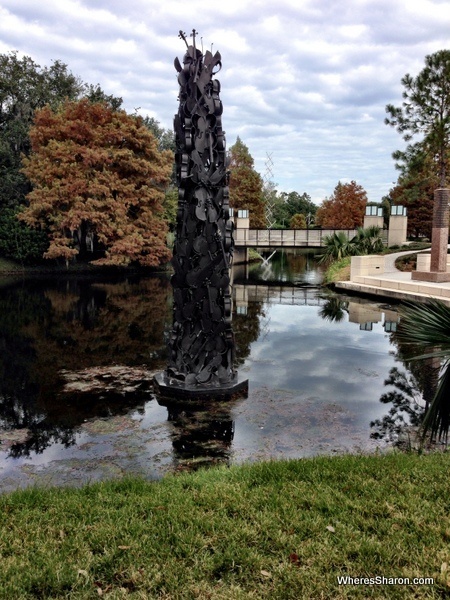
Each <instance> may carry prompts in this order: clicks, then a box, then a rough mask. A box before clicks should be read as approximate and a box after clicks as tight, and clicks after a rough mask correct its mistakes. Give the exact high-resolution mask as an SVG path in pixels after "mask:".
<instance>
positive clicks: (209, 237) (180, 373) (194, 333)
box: [166, 29, 237, 388]
mask: <svg viewBox="0 0 450 600" xmlns="http://www.w3.org/2000/svg"><path fill="white" fill-rule="evenodd" d="M196 36H197V32H196V31H195V29H194V30H193V31H192V33H191V35H190V38H191V43H189V39H188V37H187V36H186V34H185V33H184V32H182V31H180V33H179V37H180V39H182V40H183V41H184V42H185V44H186V53H185V55H184V57H183V61H182V62H180V60H179V59H178V58H176V59H175V61H174V65H175V69H176V71H177V73H178V84H179V86H180V87H179V97H178V100H179V108H178V113H177V114H176V115H175V118H174V131H175V140H176V154H175V164H176V175H177V185H178V212H177V226H176V240H175V244H174V256H173V259H172V266H173V268H174V275H173V277H172V286H173V288H174V308H173V330H172V335H171V337H170V347H169V350H170V352H169V365H168V368H167V371H166V373H167V375H168V376H169V377H170V378H171V379H175V380H176V381H178V382H180V384H181V385H185V386H189V387H192V386H194V387H195V386H197V387H209V388H214V387H215V386H223V385H224V384H229V383H233V382H234V381H235V380H236V375H237V374H236V372H235V370H234V368H233V357H234V339H233V332H232V329H231V294H230V277H229V270H230V267H231V261H232V255H233V246H234V242H233V223H232V221H231V220H230V216H229V215H230V211H229V205H228V198H229V193H228V187H227V183H228V175H227V158H226V150H225V132H224V131H223V129H222V112H223V107H222V102H221V100H220V83H219V81H218V80H217V79H215V75H216V74H217V73H218V72H219V71H220V68H221V56H220V54H219V52H216V53H215V54H214V55H213V54H212V52H210V51H209V50H207V51H206V52H205V53H203V51H201V50H199V49H198V48H197V43H196V41H197V40H196Z"/></svg>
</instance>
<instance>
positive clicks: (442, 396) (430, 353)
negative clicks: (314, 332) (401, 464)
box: [319, 295, 450, 448]
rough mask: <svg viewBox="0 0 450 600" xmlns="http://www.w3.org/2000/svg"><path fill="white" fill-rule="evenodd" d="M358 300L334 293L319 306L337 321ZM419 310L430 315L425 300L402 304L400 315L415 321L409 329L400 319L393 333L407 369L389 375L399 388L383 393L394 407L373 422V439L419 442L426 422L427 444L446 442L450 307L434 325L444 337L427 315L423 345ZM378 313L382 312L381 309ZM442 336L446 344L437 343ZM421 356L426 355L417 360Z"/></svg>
mask: <svg viewBox="0 0 450 600" xmlns="http://www.w3.org/2000/svg"><path fill="white" fill-rule="evenodd" d="M353 304H354V303H352V301H350V300H348V299H344V298H342V297H339V296H335V295H331V296H330V297H329V298H327V300H326V302H325V303H324V305H323V306H322V307H321V308H320V310H319V315H320V316H321V317H322V318H323V319H325V320H327V321H329V322H330V323H332V322H336V323H338V322H340V321H342V320H344V319H345V317H346V315H347V314H348V313H349V312H350V310H351V307H352V305H353ZM418 307H419V308H418ZM373 308H375V307H374V306H373V307H372V309H373ZM417 310H419V313H420V314H422V313H423V314H426V311H427V309H426V307H425V305H413V306H412V307H409V308H402V307H400V314H402V316H403V320H404V322H405V321H406V322H409V323H410V327H409V328H408V329H406V328H405V327H404V325H403V328H402V326H401V321H400V326H399V329H398V331H394V332H392V333H390V340H391V343H392V344H393V345H394V346H396V347H397V351H396V357H397V359H398V361H399V362H401V363H403V365H404V366H405V368H406V369H407V370H406V371H402V370H400V369H399V368H398V367H393V368H391V369H390V372H389V377H388V378H387V379H386V380H385V382H384V384H385V385H386V386H389V387H393V388H395V389H394V390H390V391H388V392H386V393H384V394H383V395H382V396H381V398H380V402H381V403H382V404H385V405H391V407H390V409H389V412H388V413H387V414H386V415H384V416H383V417H382V418H381V419H376V420H374V421H372V422H371V423H370V426H371V428H372V433H371V438H372V439H376V440H384V441H386V442H388V443H389V444H393V445H395V446H399V447H408V448H409V447H411V446H412V445H413V444H414V445H416V444H417V443H419V440H418V432H419V431H420V430H421V429H423V428H424V425H425V426H426V425H427V424H428V425H429V427H428V429H429V433H430V435H429V439H428V443H435V442H436V441H440V442H443V443H447V438H448V431H449V427H450V367H448V368H447V367H446V365H447V363H448V359H447V360H444V363H443V365H442V364H441V358H442V356H444V357H446V356H448V348H449V347H450V346H449V344H450V342H449V338H448V332H449V331H450V310H449V309H447V308H446V307H444V308H442V306H439V307H438V318H437V320H436V323H435V326H436V328H437V330H439V335H440V336H441V337H439V336H438V338H436V331H433V330H432V327H430V324H429V323H428V322H427V320H426V319H425V322H424V325H425V327H424V328H423V329H424V331H423V334H422V337H421V338H420V336H419V341H420V344H419V343H418V341H417V331H416V327H417V317H416V313H415V311H417ZM447 311H448V322H447V321H445V319H444V318H443V314H442V312H443V313H444V314H445V315H447ZM379 312H380V314H381V308H380V309H379ZM411 328H412V329H413V332H414V335H412V332H411ZM446 336H447V337H446ZM439 341H440V342H441V344H440V345H438V346H437V347H436V344H437V342H439ZM412 344H413V345H414V344H416V345H418V346H420V347H421V350H422V356H421V357H417V356H416V357H415V358H412V354H414V352H413V351H412V350H411V345H412ZM417 352H418V351H416V352H415V354H417ZM424 352H425V354H423V353H424ZM419 358H421V360H418V359H419ZM440 373H441V378H440V379H439V374H440ZM426 430H427V427H425V431H426ZM422 441H424V440H422Z"/></svg>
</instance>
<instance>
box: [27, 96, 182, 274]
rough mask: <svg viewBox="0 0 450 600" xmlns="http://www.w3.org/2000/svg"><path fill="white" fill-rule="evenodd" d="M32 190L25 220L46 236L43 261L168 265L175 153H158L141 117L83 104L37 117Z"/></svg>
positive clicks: (68, 104) (29, 165) (31, 161)
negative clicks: (168, 195) (94, 251)
mask: <svg viewBox="0 0 450 600" xmlns="http://www.w3.org/2000/svg"><path fill="white" fill-rule="evenodd" d="M30 139H31V143H32V154H31V155H30V157H29V158H25V159H24V173H25V174H26V176H27V177H28V178H29V179H30V181H31V182H32V183H33V186H34V187H33V190H32V191H31V192H30V193H29V194H28V197H27V198H28V201H29V206H28V207H27V208H25V209H24V211H23V212H22V213H21V215H20V216H21V219H23V221H25V222H26V223H27V224H28V225H29V226H32V227H37V228H44V229H45V230H47V231H48V232H49V237H50V246H49V249H48V250H47V252H46V253H45V255H44V257H45V258H60V257H62V258H64V259H66V261H68V260H69V259H70V258H72V257H74V256H76V255H78V254H81V256H83V257H84V256H85V255H86V253H87V250H88V248H89V245H91V248H92V247H97V248H99V249H103V250H104V251H105V255H104V256H103V257H102V258H100V259H98V260H96V261H93V262H95V263H96V264H110V265H127V264H129V263H130V262H138V263H139V264H141V265H144V266H156V265H158V264H160V263H162V262H164V261H166V260H167V259H168V258H169V251H168V249H167V245H166V234H167V224H166V222H165V221H164V218H163V207H162V202H163V199H164V193H165V190H166V188H167V185H168V183H169V179H170V173H171V170H172V153H171V152H168V151H163V152H160V151H159V150H158V144H157V141H156V139H155V137H154V136H153V135H152V133H151V132H150V131H149V130H148V128H147V127H146V126H145V125H144V124H143V121H142V119H141V118H140V117H134V116H130V115H127V114H126V113H125V111H122V110H119V111H117V110H113V109H112V108H110V107H109V106H108V105H107V104H102V103H96V104H93V103H91V102H90V101H89V100H87V99H84V100H80V101H76V102H66V103H64V105H63V106H61V107H60V108H59V109H58V110H56V111H54V110H52V109H51V108H50V107H49V106H46V107H44V108H43V109H41V110H39V111H37V112H36V115H35V123H34V126H33V127H32V129H31V130H30Z"/></svg>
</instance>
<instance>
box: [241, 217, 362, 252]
mask: <svg viewBox="0 0 450 600" xmlns="http://www.w3.org/2000/svg"><path fill="white" fill-rule="evenodd" d="M340 231H342V232H344V233H345V235H346V236H347V237H348V238H352V237H354V236H355V235H356V229H247V228H243V227H239V223H238V224H237V227H236V229H235V231H234V244H235V246H236V247H241V248H248V247H250V248H261V247H262V248H320V247H321V246H322V245H323V240H324V238H325V237H326V236H328V235H333V233H337V232H340Z"/></svg>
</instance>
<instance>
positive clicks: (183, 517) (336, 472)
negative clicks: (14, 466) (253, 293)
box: [0, 453, 450, 600]
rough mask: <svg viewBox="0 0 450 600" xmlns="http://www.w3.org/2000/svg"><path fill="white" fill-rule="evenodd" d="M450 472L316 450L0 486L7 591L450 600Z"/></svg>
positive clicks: (1, 576) (15, 598) (408, 457)
mask: <svg viewBox="0 0 450 600" xmlns="http://www.w3.org/2000/svg"><path fill="white" fill-rule="evenodd" d="M449 468H450V454H448V453H441V454H438V453H437V454H432V455H417V454H397V453H393V454H388V455H386V456H360V457H357V456H343V457H330V458H328V457H320V458H313V459H307V460H295V461H286V462H284V461H280V462H269V463H259V464H254V465H244V466H241V467H232V468H229V469H227V468H226V467H221V468H215V469H210V470H206V471H203V470H202V471H199V472H197V473H193V474H180V475H173V476H167V477H166V478H164V479H163V480H161V481H159V482H145V481H141V480H125V481H120V482H109V483H101V484H95V485H90V486H87V487H84V488H81V489H48V490H43V489H31V490H25V491H18V492H14V493H11V494H3V495H0V564H1V569H0V597H1V598H2V599H3V598H5V599H8V600H21V599H24V598H53V599H56V598H71V599H72V598H73V599H78V598H86V599H88V598H98V597H104V598H142V599H144V598H150V599H151V598H161V599H166V600H168V599H177V600H178V599H180V600H181V599H194V598H199V599H213V600H214V599H216V600H227V599H242V598H252V599H257V600H259V599H264V598H267V599H271V600H272V599H273V600H278V599H279V600H284V599H286V600H289V599H292V600H294V599H295V600H299V599H316V598H317V599H319V598H323V599H333V600H334V599H337V600H339V599H341V598H360V599H366V598H388V599H396V598H405V599H406V598H408V599H409V598H449V597H450V478H449V477H448V472H449ZM338 576H350V577H353V578H356V577H369V578H370V577H372V578H374V577H380V578H381V577H385V578H387V579H388V581H387V582H386V581H385V582H384V584H383V585H378V584H377V583H376V580H375V582H373V585H356V584H354V585H347V586H344V585H339V584H338V579H337V578H338ZM424 577H432V578H434V583H433V584H427V585H415V584H413V583H412V582H413V579H414V578H424ZM389 578H409V579H410V583H409V584H403V585H401V584H400V582H399V581H398V580H397V582H396V583H394V579H391V580H389ZM389 583H391V584H392V585H389ZM403 583H405V582H403Z"/></svg>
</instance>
